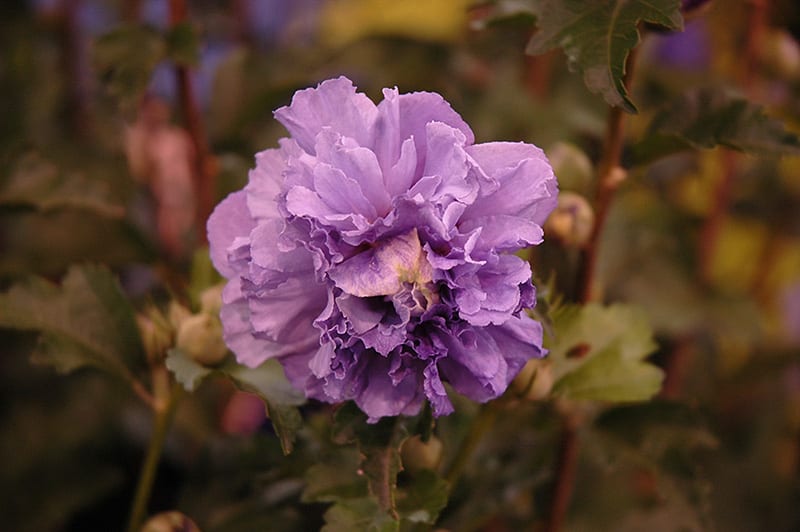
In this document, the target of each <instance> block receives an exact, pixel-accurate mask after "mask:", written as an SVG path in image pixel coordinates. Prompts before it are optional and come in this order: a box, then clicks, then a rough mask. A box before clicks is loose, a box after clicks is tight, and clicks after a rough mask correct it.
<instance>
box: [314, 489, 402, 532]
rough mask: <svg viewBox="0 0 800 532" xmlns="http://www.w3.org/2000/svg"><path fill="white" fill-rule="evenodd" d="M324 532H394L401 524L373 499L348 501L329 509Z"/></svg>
mask: <svg viewBox="0 0 800 532" xmlns="http://www.w3.org/2000/svg"><path fill="white" fill-rule="evenodd" d="M324 517H325V526H324V527H322V532H352V531H353V530H361V531H364V532H394V531H397V530H399V529H400V522H399V521H396V520H395V519H392V518H391V517H390V516H389V514H387V513H386V512H385V511H383V510H382V509H381V508H380V507H379V506H378V503H377V502H376V501H375V500H374V499H373V498H371V497H363V498H360V499H346V500H343V501H341V502H338V503H336V504H334V505H333V506H331V507H330V508H328V511H326V512H325V516H324Z"/></svg>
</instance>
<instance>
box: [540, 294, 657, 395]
mask: <svg viewBox="0 0 800 532" xmlns="http://www.w3.org/2000/svg"><path fill="white" fill-rule="evenodd" d="M553 320H554V324H553V327H554V331H555V337H554V341H553V342H552V345H551V346H550V357H551V360H552V361H553V377H554V385H553V394H554V395H557V396H561V397H566V398H570V399H580V400H597V401H643V400H647V399H649V398H651V397H652V396H653V395H655V394H656V393H657V392H658V391H659V389H660V386H661V381H662V379H663V373H662V371H661V370H660V369H659V368H658V367H656V366H654V365H653V364H651V363H649V362H647V361H646V360H645V358H646V357H647V355H649V354H650V353H652V352H653V351H654V350H655V349H656V344H655V342H654V341H653V337H652V336H653V334H652V330H651V328H650V325H649V323H648V322H647V319H646V318H645V316H644V314H643V312H641V311H640V310H638V309H636V308H635V307H631V306H626V305H620V304H617V305H612V306H609V307H603V306H602V305H599V304H596V303H590V304H587V305H585V306H583V307H579V306H565V307H562V308H560V309H558V310H557V311H556V312H555V313H554V316H553Z"/></svg>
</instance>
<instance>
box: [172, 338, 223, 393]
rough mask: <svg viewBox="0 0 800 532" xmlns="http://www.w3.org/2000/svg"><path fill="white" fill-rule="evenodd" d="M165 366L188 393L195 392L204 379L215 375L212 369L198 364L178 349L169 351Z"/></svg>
mask: <svg viewBox="0 0 800 532" xmlns="http://www.w3.org/2000/svg"><path fill="white" fill-rule="evenodd" d="M165 364H166V366H167V369H169V370H170V371H171V372H172V373H173V375H175V380H177V381H178V382H179V383H181V385H183V387H184V388H185V389H186V391H188V392H193V391H195V390H196V389H197V387H198V386H199V385H200V383H201V382H202V381H203V379H204V378H206V377H207V376H208V375H210V374H211V373H213V370H212V369H211V368H207V367H205V366H203V365H202V364H198V363H197V362H195V361H194V360H192V359H191V358H189V357H188V356H186V353H184V352H183V351H181V350H180V349H177V348H173V349H170V350H168V351H167V358H166V360H165Z"/></svg>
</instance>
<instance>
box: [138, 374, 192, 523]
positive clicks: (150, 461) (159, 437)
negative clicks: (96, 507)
mask: <svg viewBox="0 0 800 532" xmlns="http://www.w3.org/2000/svg"><path fill="white" fill-rule="evenodd" d="M182 391H183V388H182V387H181V386H180V385H179V384H177V383H176V384H174V385H173V387H172V391H171V392H170V394H169V396H168V397H167V398H166V399H167V400H166V401H165V402H161V403H160V404H156V405H155V406H154V411H155V419H154V420H153V434H152V436H150V444H149V446H148V448H147V455H146V456H145V458H144V463H143V464H142V472H141V475H140V477H139V483H138V484H137V486H136V495H135V496H134V499H133V506H132V507H131V516H130V519H129V520H128V532H138V530H139V529H140V528H141V527H142V524H143V522H144V519H145V514H146V512H147V503H148V502H149V501H150V494H151V492H152V490H153V483H154V481H155V478H156V469H157V468H158V462H159V459H160V458H161V451H162V450H163V448H164V442H165V440H166V439H167V433H168V432H169V427H170V425H171V424H172V418H173V417H174V414H175V407H176V406H177V404H178V399H179V398H180V396H181V392H182Z"/></svg>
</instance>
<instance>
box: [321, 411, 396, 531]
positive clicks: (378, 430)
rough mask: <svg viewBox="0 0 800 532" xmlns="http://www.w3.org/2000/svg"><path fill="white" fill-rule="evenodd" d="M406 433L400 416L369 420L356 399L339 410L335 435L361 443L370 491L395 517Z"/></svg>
mask: <svg viewBox="0 0 800 532" xmlns="http://www.w3.org/2000/svg"><path fill="white" fill-rule="evenodd" d="M406 436H407V432H406V430H405V427H404V426H403V425H402V424H401V423H400V422H399V421H398V419H397V418H383V419H381V420H380V421H378V422H377V423H367V417H366V415H365V414H364V413H363V412H361V410H359V409H358V407H357V406H356V405H355V404H354V403H347V404H345V405H344V406H342V407H341V408H339V410H337V412H336V419H335V422H334V438H335V439H336V440H337V441H339V442H348V441H355V442H356V443H357V445H358V449H359V451H360V452H361V454H362V456H363V461H362V463H361V469H362V470H363V472H364V475H365V476H366V477H367V485H368V486H369V492H370V493H371V494H372V495H374V496H375V497H376V499H377V500H378V504H379V505H380V507H381V508H382V509H383V510H384V511H385V512H387V513H389V514H390V515H392V516H393V517H395V518H396V517H397V510H396V501H395V494H396V489H397V474H398V473H399V472H400V469H401V468H402V460H401V458H400V446H401V445H402V443H403V440H405V438H406Z"/></svg>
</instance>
